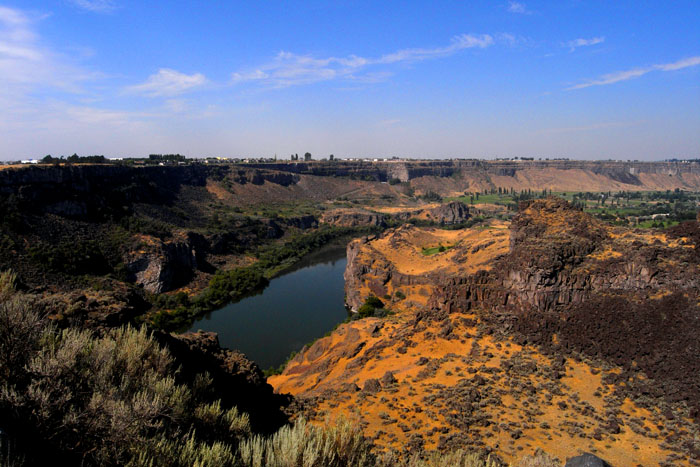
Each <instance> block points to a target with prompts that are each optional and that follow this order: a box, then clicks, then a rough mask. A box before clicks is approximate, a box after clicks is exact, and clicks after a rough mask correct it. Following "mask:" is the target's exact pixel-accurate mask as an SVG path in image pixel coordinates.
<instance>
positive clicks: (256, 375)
mask: <svg viewBox="0 0 700 467" xmlns="http://www.w3.org/2000/svg"><path fill="white" fill-rule="evenodd" d="M154 337H155V338H156V339H157V340H158V341H159V342H160V343H161V344H163V345H166V346H167V347H168V348H169V350H170V352H171V353H172V354H173V356H174V357H175V359H176V360H177V362H178V363H179V364H180V365H181V371H180V373H179V374H178V377H180V378H183V379H185V380H187V381H189V382H190V383H192V382H193V381H194V380H195V378H196V377H197V375H200V374H203V373H209V375H211V377H212V380H213V384H212V387H211V389H210V390H211V391H212V393H213V396H214V397H215V398H217V399H221V400H222V402H223V403H224V404H225V405H235V406H237V407H238V408H239V409H240V410H241V411H243V412H247V413H248V414H250V421H251V428H252V429H253V430H254V431H256V432H261V433H271V432H273V431H275V430H277V429H278V428H279V427H280V426H282V425H283V424H285V423H286V422H287V421H288V418H287V415H286V413H285V409H286V408H287V407H289V406H290V404H292V402H293V399H292V397H291V396H289V395H286V394H284V395H282V394H275V393H274V391H273V389H272V386H270V385H269V384H267V380H266V379H265V375H264V374H263V372H262V371H261V370H260V368H259V367H258V366H257V365H256V364H255V363H254V362H252V361H250V360H248V358H246V356H245V355H243V354H242V353H241V352H238V351H235V350H228V349H222V348H221V347H220V346H219V339H218V337H217V335H216V333H212V332H201V331H200V332H195V333H187V334H181V335H171V334H168V333H164V332H156V333H154Z"/></svg>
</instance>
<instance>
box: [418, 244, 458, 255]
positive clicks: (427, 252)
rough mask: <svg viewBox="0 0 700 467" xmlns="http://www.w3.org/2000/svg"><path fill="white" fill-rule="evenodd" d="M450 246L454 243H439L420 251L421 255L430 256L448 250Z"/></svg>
mask: <svg viewBox="0 0 700 467" xmlns="http://www.w3.org/2000/svg"><path fill="white" fill-rule="evenodd" d="M450 248H454V245H439V246H435V247H432V248H423V250H422V251H421V253H423V256H432V255H434V254H437V253H442V252H444V251H447V250H449V249H450Z"/></svg>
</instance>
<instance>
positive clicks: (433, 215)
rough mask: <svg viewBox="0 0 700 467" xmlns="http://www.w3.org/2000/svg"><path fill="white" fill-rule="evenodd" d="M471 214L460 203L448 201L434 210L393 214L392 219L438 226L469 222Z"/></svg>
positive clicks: (464, 205) (465, 206)
mask: <svg viewBox="0 0 700 467" xmlns="http://www.w3.org/2000/svg"><path fill="white" fill-rule="evenodd" d="M470 217H471V213H470V211H469V207H468V206H467V205H466V204H464V203H462V202H460V201H450V202H449V203H446V204H440V205H439V206H437V207H434V208H427V209H418V210H415V211H405V212H401V213H398V214H394V216H393V218H394V219H396V220H400V221H404V222H406V221H409V220H410V219H418V220H426V221H431V222H434V223H436V224H440V225H455V224H462V223H464V222H466V221H467V220H469V218H470Z"/></svg>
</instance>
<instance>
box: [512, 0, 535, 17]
mask: <svg viewBox="0 0 700 467" xmlns="http://www.w3.org/2000/svg"><path fill="white" fill-rule="evenodd" d="M508 11H509V12H511V13H519V14H521V15H529V14H530V11H529V10H528V9H527V8H526V7H525V4H524V3H520V2H514V1H510V2H508Z"/></svg>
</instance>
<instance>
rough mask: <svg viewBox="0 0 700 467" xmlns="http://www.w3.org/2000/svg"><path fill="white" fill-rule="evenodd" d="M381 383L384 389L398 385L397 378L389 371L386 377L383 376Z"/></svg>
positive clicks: (385, 374)
mask: <svg viewBox="0 0 700 467" xmlns="http://www.w3.org/2000/svg"><path fill="white" fill-rule="evenodd" d="M379 381H380V382H381V383H382V387H384V388H386V387H389V386H393V385H394V384H396V383H397V381H396V377H394V373H392V372H391V371H387V372H386V373H384V376H382V377H381V379H380V380H379Z"/></svg>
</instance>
